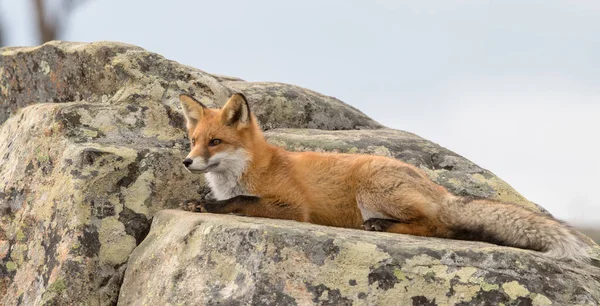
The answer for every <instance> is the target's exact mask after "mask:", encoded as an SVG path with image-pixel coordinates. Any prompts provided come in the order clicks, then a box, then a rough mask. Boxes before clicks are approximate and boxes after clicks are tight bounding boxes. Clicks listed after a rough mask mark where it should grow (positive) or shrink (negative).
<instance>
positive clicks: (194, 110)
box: [179, 93, 206, 131]
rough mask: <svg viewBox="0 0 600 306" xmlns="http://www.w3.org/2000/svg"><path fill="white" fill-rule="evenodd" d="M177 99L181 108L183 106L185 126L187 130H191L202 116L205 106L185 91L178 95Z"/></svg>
mask: <svg viewBox="0 0 600 306" xmlns="http://www.w3.org/2000/svg"><path fill="white" fill-rule="evenodd" d="M179 101H180V102H181V108H183V114H184V115H185V121H186V127H187V129H188V131H192V130H193V129H194V128H195V127H196V125H197V124H198V122H199V121H200V120H201V119H202V116H204V111H205V110H206V106H204V104H202V103H201V102H200V101H198V100H196V99H195V98H194V97H192V96H191V95H188V94H185V93H182V94H180V95H179Z"/></svg>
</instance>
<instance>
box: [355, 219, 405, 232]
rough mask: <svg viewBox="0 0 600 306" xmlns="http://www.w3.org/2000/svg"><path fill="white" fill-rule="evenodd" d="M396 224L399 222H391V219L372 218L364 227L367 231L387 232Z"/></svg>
mask: <svg viewBox="0 0 600 306" xmlns="http://www.w3.org/2000/svg"><path fill="white" fill-rule="evenodd" d="M395 223H397V222H396V221H394V220H390V219H378V218H372V219H369V220H367V221H365V222H364V223H363V225H362V226H363V228H364V229H365V230H367V231H373V232H386V231H387V229H388V228H390V226H392V225H394V224H395Z"/></svg>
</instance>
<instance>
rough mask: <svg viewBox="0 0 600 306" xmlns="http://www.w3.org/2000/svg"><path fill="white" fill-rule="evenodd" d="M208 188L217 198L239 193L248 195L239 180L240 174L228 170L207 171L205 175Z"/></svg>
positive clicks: (229, 196)
mask: <svg viewBox="0 0 600 306" xmlns="http://www.w3.org/2000/svg"><path fill="white" fill-rule="evenodd" d="M205 177H206V180H207V181H208V185H209V186H210V190H212V192H213V195H214V196H215V198H216V199H217V200H226V199H230V198H233V197H235V196H239V195H249V194H248V191H247V190H246V187H244V186H243V184H242V183H241V182H240V176H239V175H235V174H234V173H230V172H209V173H207V174H206V175H205Z"/></svg>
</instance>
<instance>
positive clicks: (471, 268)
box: [0, 41, 600, 305]
mask: <svg viewBox="0 0 600 306" xmlns="http://www.w3.org/2000/svg"><path fill="white" fill-rule="evenodd" d="M237 91H242V92H244V93H245V94H246V95H247V96H248V97H249V99H250V104H251V108H252V110H253V111H254V112H255V113H256V115H257V118H258V119H259V121H260V124H261V126H262V127H263V128H264V129H265V130H268V131H267V137H268V139H269V141H270V142H272V143H274V144H277V145H280V146H282V147H285V148H287V149H290V150H296V151H304V150H317V151H333V152H348V153H365V154H378V155H386V156H391V157H395V158H398V159H401V160H404V161H406V162H408V163H411V164H413V165H415V166H417V167H420V168H421V169H423V170H425V171H426V172H427V173H428V175H429V176H430V177H431V178H432V179H433V180H434V181H436V182H438V183H439V184H441V185H444V186H446V187H447V188H448V189H449V190H451V191H453V192H455V193H457V194H461V195H475V196H483V197H488V198H494V199H500V200H509V201H513V202H516V203H518V204H520V205H524V206H526V207H528V208H530V209H534V210H535V209H538V210H541V208H540V207H539V206H536V205H535V204H533V203H531V202H530V201H528V200H527V199H525V198H524V197H523V196H522V195H520V194H519V193H518V192H517V191H515V190H514V189H512V188H511V187H510V186H509V185H508V184H507V183H505V182H504V181H502V180H501V179H499V178H497V177H496V176H495V175H493V174H492V173H491V172H489V171H487V170H485V169H482V168H481V167H478V166H477V165H475V164H473V163H471V162H470V161H468V160H467V159H465V158H463V157H461V156H459V155H457V154H455V153H453V152H451V151H449V150H447V149H445V148H442V147H440V146H438V145H436V144H434V143H431V142H429V141H427V140H424V139H422V138H420V137H418V136H416V135H413V134H410V133H407V132H403V131H397V130H391V129H387V128H385V127H383V126H382V125H381V124H379V123H377V122H375V121H374V120H372V119H370V118H368V117H367V116H366V115H364V114H363V113H362V112H360V111H359V110H357V109H355V108H353V107H351V106H349V105H347V104H345V103H343V102H342V101H340V100H338V99H335V98H332V97H328V96H325V95H322V94H319V93H316V92H314V91H310V90H308V89H304V88H301V87H297V86H293V85H287V84H280V83H268V82H260V83H256V82H245V81H243V80H241V79H238V78H234V77H226V76H219V75H214V74H210V73H207V72H205V71H201V70H198V69H195V68H192V67H188V66H184V65H181V64H179V63H176V62H174V61H171V60H168V59H165V58H164V57H162V56H160V55H158V54H155V53H151V52H148V51H146V50H144V49H141V48H139V47H135V46H131V45H126V44H121V43H113V42H97V43H90V44H87V43H69V42H58V41H55V42H49V43H47V44H44V45H42V46H38V47H33V48H20V47H15V48H3V49H0V124H1V126H0V177H1V178H2V179H1V180H0V304H2V305H40V304H49V305H74V304H75V305H79V304H83V305H114V304H116V303H117V300H118V301H119V303H120V304H124V305H125V304H140V303H139V302H138V301H147V302H148V304H161V303H160V301H168V302H169V303H172V304H178V303H182V304H189V303H193V301H204V302H208V301H230V302H232V303H233V302H235V301H238V302H240V303H245V302H248V303H254V304H286V305H287V304H293V303H296V304H301V305H303V304H328V303H329V304H341V305H343V304H350V303H354V304H365V305H367V304H374V303H395V302H398V301H402V302H406V303H409V304H410V303H414V304H426V303H430V304H431V303H437V304H444V303H454V302H457V303H458V302H465V303H472V304H478V303H479V304H482V303H484V301H497V303H505V304H510V303H533V304H536V303H538V304H540V305H544V304H547V303H548V301H550V302H552V303H555V304H562V303H575V304H593V303H595V301H597V299H598V297H599V296H600V294H599V292H598V290H599V289H598V288H599V282H600V279H599V278H598V277H597V274H593V271H596V270H594V269H596V268H595V267H594V266H591V265H590V266H588V267H580V266H577V265H572V264H569V263H553V262H550V261H548V260H547V259H545V258H543V257H540V255H539V254H536V253H532V252H528V251H522V250H515V249H510V248H500V247H495V246H491V245H487V244H481V243H468V242H464V243H462V242H461V243H458V242H452V241H446V240H439V239H424V238H414V237H406V236H402V235H395V236H391V235H387V234H375V233H365V232H361V231H356V230H345V229H332V228H326V227H319V226H314V225H309V224H295V223H289V222H282V221H281V222H280V221H275V220H259V219H249V218H235V217H230V216H209V215H196V214H192V213H185V212H175V211H163V210H164V209H170V208H176V207H177V206H178V204H179V203H180V202H181V201H183V200H187V199H190V198H194V197H198V196H204V195H206V193H207V188H206V185H205V182H204V179H203V177H201V176H198V175H193V174H190V173H188V172H187V171H185V169H184V168H183V167H182V166H181V160H182V159H183V158H184V156H185V155H186V154H187V152H186V151H187V147H188V145H189V143H188V141H187V140H186V132H185V130H184V120H183V117H182V113H181V109H180V106H179V102H178V99H177V96H178V94H179V93H180V92H188V93H191V94H193V95H194V96H195V97H197V98H198V99H199V100H200V101H202V102H203V103H204V104H206V105H209V106H211V107H217V106H220V105H221V104H222V103H223V102H224V101H225V100H226V99H227V97H229V96H230V95H231V93H233V92H237ZM157 214H158V218H156V217H155V216H157ZM151 224H152V230H150V227H151ZM149 231H150V233H149ZM132 252H133V253H132ZM594 252H596V253H594V254H596V255H597V254H600V253H598V248H596V249H594ZM131 254H133V255H131ZM130 255H131V256H130ZM596 257H598V256H596ZM304 268H305V269H306V271H304V272H303V271H301V269H304ZM125 271H127V274H126V278H125V283H124V284H122V282H123V276H124V273H125ZM150 272H152V273H153V274H148V273H150ZM519 273H522V274H519ZM143 275H151V276H152V277H151V278H150V280H151V282H150V283H149V284H148V285H146V284H145V283H144V284H143V286H142V284H140V281H141V280H142V279H143V278H142V277H143ZM559 275H560V277H559ZM208 276H210V277H212V280H211V279H210V278H207V277H208ZM552 277H556V278H557V280H552V281H551V280H550V279H551V278H552ZM140 286H142V287H140ZM148 286H149V287H148ZM186 290H187V291H186ZM119 292H121V297H120V298H119ZM177 292H179V293H181V294H175V293H177ZM141 293H143V295H144V296H143V297H141V296H140V297H139V299H138V298H134V297H138V296H139V294H141ZM394 297H395V298H394ZM594 299H595V300H594Z"/></svg>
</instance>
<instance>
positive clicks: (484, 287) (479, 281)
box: [469, 277, 500, 292]
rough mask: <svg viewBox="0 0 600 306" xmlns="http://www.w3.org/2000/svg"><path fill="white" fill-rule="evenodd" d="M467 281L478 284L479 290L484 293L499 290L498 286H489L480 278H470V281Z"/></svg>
mask: <svg viewBox="0 0 600 306" xmlns="http://www.w3.org/2000/svg"><path fill="white" fill-rule="evenodd" d="M469 281H470V282H472V283H475V284H478V285H479V287H481V289H482V290H483V291H486V292H487V291H491V290H498V289H499V288H500V286H498V284H490V283H488V282H486V281H484V280H483V278H481V277H472V278H471V279H469Z"/></svg>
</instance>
